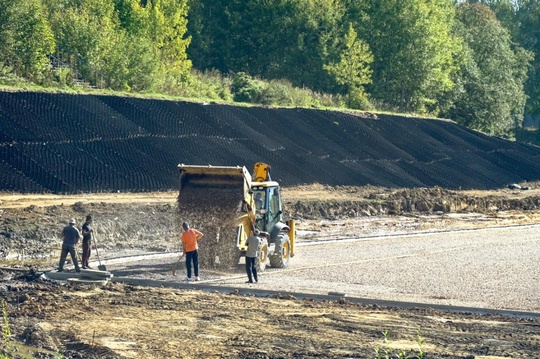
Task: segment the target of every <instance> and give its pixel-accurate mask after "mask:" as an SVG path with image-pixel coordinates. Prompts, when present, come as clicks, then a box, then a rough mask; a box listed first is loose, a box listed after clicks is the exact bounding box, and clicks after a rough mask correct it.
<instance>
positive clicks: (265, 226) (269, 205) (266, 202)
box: [251, 181, 283, 232]
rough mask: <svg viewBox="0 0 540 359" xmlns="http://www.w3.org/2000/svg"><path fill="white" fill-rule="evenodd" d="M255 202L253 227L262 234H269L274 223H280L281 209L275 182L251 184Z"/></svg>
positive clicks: (277, 185) (277, 187) (277, 186)
mask: <svg viewBox="0 0 540 359" xmlns="http://www.w3.org/2000/svg"><path fill="white" fill-rule="evenodd" d="M251 189H252V191H253V199H254V202H255V219H256V224H255V227H256V228H257V229H259V230H261V231H263V232H271V230H272V228H273V227H274V225H275V224H276V223H279V222H282V214H283V208H282V204H281V195H280V190H279V184H278V183H277V182H273V181H268V182H253V183H252V187H251Z"/></svg>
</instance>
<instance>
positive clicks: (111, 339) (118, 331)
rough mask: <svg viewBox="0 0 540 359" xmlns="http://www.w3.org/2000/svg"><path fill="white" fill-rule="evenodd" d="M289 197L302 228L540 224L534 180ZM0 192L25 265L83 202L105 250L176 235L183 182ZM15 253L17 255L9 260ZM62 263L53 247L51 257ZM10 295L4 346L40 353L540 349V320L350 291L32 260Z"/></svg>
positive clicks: (3, 221)
mask: <svg viewBox="0 0 540 359" xmlns="http://www.w3.org/2000/svg"><path fill="white" fill-rule="evenodd" d="M284 197H285V198H286V210H287V212H288V213H289V215H290V216H292V217H294V218H296V219H297V221H298V226H297V229H298V230H299V231H305V232H309V233H311V234H309V235H306V236H304V237H303V238H299V240H309V239H311V237H310V236H313V237H314V238H321V237H324V238H327V237H329V236H347V235H348V233H349V230H350V228H351V226H356V227H355V228H356V229H357V230H358V226H359V223H361V225H362V226H363V227H362V228H363V232H362V233H363V234H365V235H371V234H380V233H389V232H409V231H418V230H440V229H444V230H448V229H454V228H472V227H486V226H494V225H512V224H525V223H538V219H539V217H540V215H539V213H540V212H539V211H538V208H539V207H538V203H539V192H538V190H536V189H532V190H530V191H511V190H506V189H504V190H500V191H492V192H483V191H482V192H478V191H477V192H473V191H467V192H457V191H446V190H442V189H437V188H435V189H416V190H389V189H384V188H371V187H362V188H353V187H341V188H331V187H325V186H320V185H312V186H303V187H297V188H294V189H291V188H289V189H285V190H284ZM0 201H1V204H0V210H1V211H2V212H1V213H0V214H1V216H0V241H2V243H3V245H4V247H3V248H4V249H3V251H4V253H5V254H8V253H9V255H11V256H13V255H14V254H17V255H19V257H20V258H23V261H19V262H17V263H18V265H19V266H21V267H23V268H28V263H29V260H30V259H32V258H34V259H32V260H35V258H38V257H39V256H40V255H42V254H43V250H44V248H47V247H49V246H51V245H52V244H55V245H57V244H58V243H59V239H58V237H57V233H58V231H59V230H60V229H61V226H62V225H63V223H65V220H66V219H67V218H70V217H76V218H77V220H78V221H82V218H83V217H84V215H86V214H87V213H92V214H94V217H95V218H96V227H97V229H98V237H97V238H98V240H99V241H100V245H101V247H100V248H102V249H103V252H104V255H106V256H112V255H117V254H122V253H128V252H129V251H133V250H138V251H167V250H174V249H177V248H178V235H179V233H180V231H179V228H178V222H179V219H178V212H177V208H176V205H175V201H176V194H174V193H170V194H162V193H158V194H149V195H147V196H145V195H141V194H138V195H129V194H123V195H122V194H115V195H102V196H98V195H92V196H87V197H83V196H70V197H62V196H31V197H30V196H15V195H12V194H6V195H2V196H0ZM388 213H394V214H393V215H388ZM356 234H358V231H357V232H356ZM163 238H167V239H168V240H165V241H163ZM158 239H161V240H158ZM6 243H9V244H8V245H6ZM164 243H165V244H164ZM32 249H33V250H32ZM8 264H9V265H13V264H14V262H13V260H12V259H10V260H7V259H6V260H4V263H2V262H0V266H2V265H8ZM53 264H54V258H53V259H51V260H50V261H49V262H48V265H53ZM34 268H36V269H37V267H34ZM0 297H1V298H3V299H5V301H6V303H7V307H6V309H7V317H8V321H9V325H10V327H11V332H12V333H13V337H11V338H9V340H6V336H4V337H3V338H0V353H2V350H9V351H10V353H11V354H9V357H13V358H22V357H25V356H24V355H26V354H27V353H32V355H33V356H34V357H38V358H55V357H59V356H57V353H61V354H62V355H63V357H64V358H373V357H377V354H376V350H379V353H380V355H379V357H382V358H384V357H386V355H387V354H388V357H392V358H397V357H399V355H400V353H405V352H406V354H407V355H411V357H416V356H418V355H420V357H423V358H491V359H494V358H503V357H512V358H534V357H536V356H537V355H538V353H539V352H540V321H539V320H538V319H530V318H529V319H527V318H515V317H512V318H510V317H501V316H494V315H472V314H452V313H447V312H438V311H433V310H419V309H414V310H413V309H407V310H405V309H396V308H383V307H374V306H362V305H358V304H352V303H350V302H347V300H346V299H345V300H343V299H341V300H336V301H331V302H328V301H321V302H317V301H312V300H300V299H296V298H293V297H290V296H287V295H278V296H276V297H268V298H257V297H253V296H243V295H238V294H235V293H228V294H223V293H207V292H202V291H195V290H182V289H167V288H148V287H135V286H130V285H121V284H109V285H107V286H105V287H103V288H97V287H93V286H85V285H71V284H69V285H60V284H57V283H51V282H43V281H42V280H39V279H37V276H35V275H34V274H33V272H13V271H6V270H0ZM2 327H3V328H4V329H5V328H6V326H5V324H3V326H2ZM385 333H386V334H385ZM1 339H3V340H1ZM6 341H7V343H6ZM15 347H16V348H17V351H14V348H15ZM421 353H424V354H423V356H421V355H422V354H421ZM0 357H1V355H0ZM26 357H28V356H26Z"/></svg>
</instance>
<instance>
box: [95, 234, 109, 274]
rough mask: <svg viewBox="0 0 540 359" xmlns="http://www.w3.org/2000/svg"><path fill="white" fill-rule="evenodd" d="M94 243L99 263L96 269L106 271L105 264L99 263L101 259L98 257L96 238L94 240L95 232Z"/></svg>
mask: <svg viewBox="0 0 540 359" xmlns="http://www.w3.org/2000/svg"><path fill="white" fill-rule="evenodd" d="M93 237H94V243H95V244H96V255H97V259H98V261H99V265H98V269H99V270H101V271H105V272H106V271H107V267H105V264H101V259H100V258H99V252H98V245H97V240H96V234H95V233H94V236H93Z"/></svg>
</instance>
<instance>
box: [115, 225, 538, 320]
mask: <svg viewBox="0 0 540 359" xmlns="http://www.w3.org/2000/svg"><path fill="white" fill-rule="evenodd" d="M539 229H540V225H533V226H523V227H511V228H497V229H482V230H467V231H456V232H444V233H431V234H426V233H422V234H417V235H404V236H386V237H372V238H367V239H366V238H359V239H347V240H341V241H328V242H321V243H310V244H309V245H308V244H307V243H306V244H302V242H301V241H299V243H298V244H299V245H298V247H297V250H296V256H295V257H294V258H292V259H291V261H290V265H289V267H288V268H287V269H273V268H270V269H267V270H266V271H265V272H263V273H261V274H260V277H259V283H257V284H246V283H245V280H246V277H245V274H244V273H243V272H242V266H239V267H238V270H237V271H236V272H234V273H217V272H212V271H208V270H204V269H203V270H201V277H202V281H201V282H197V283H191V284H190V285H193V286H203V285H212V286H223V287H238V288H252V289H257V290H266V291H282V292H284V293H285V292H303V293H313V294H322V295H327V294H329V293H341V294H345V295H347V296H350V297H362V298H373V299H379V300H388V301H407V302H416V303H426V304H435V305H441V306H462V307H475V308H486V309H500V310H516V311H530V312H538V313H540V302H539V301H538V298H540V268H539V265H538V258H540V246H539V244H540V238H539V236H538V230H539ZM174 261H176V258H175V256H174V254H173V255H172V256H171V255H169V256H167V257H161V258H159V257H152V258H145V259H139V260H135V259H133V260H131V261H129V262H122V263H118V262H116V263H111V264H110V265H107V268H108V269H109V270H111V271H112V272H113V273H115V277H122V276H125V277H131V278H141V279H149V280H163V281H180V282H183V281H184V278H185V274H184V273H185V270H184V268H183V266H181V267H180V268H181V270H180V271H179V273H177V274H176V276H172V273H171V272H170V268H171V264H172V263H173V262H174ZM184 283H185V282H184Z"/></svg>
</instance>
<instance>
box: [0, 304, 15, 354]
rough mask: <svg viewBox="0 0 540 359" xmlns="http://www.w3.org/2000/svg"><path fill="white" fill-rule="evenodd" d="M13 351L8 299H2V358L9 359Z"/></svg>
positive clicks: (0, 347)
mask: <svg viewBox="0 0 540 359" xmlns="http://www.w3.org/2000/svg"><path fill="white" fill-rule="evenodd" d="M11 351H12V343H11V328H10V325H9V317H8V312H7V304H6V301H5V300H3V299H2V342H0V359H9V354H10V352H11Z"/></svg>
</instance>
